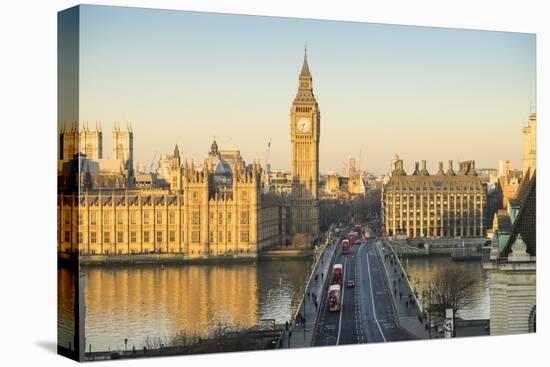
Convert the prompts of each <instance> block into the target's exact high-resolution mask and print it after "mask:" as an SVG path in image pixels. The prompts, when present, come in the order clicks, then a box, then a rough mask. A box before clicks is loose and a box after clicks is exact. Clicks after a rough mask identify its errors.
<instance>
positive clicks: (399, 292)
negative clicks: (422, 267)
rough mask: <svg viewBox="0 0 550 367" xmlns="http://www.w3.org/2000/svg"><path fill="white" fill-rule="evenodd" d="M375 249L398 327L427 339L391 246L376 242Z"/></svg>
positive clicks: (413, 297) (420, 317) (408, 287)
mask: <svg viewBox="0 0 550 367" xmlns="http://www.w3.org/2000/svg"><path fill="white" fill-rule="evenodd" d="M376 247H377V250H378V253H379V254H380V256H381V258H382V263H383V264H384V270H385V272H386V275H387V278H388V283H389V286H390V289H391V293H392V296H393V300H394V306H395V312H396V314H397V316H398V318H399V320H398V323H399V326H400V327H401V328H402V329H404V330H406V331H407V332H409V333H410V334H412V335H413V336H415V337H417V338H419V339H427V338H428V332H427V329H426V322H425V320H424V319H423V317H422V311H421V309H420V305H419V304H418V300H417V298H416V296H415V294H414V292H413V289H412V287H411V284H410V282H409V280H408V279H407V275H406V272H405V270H404V269H403V266H402V265H401V263H400V261H399V259H398V257H397V256H396V254H395V252H394V251H393V249H392V248H391V246H389V245H387V244H386V243H385V242H382V241H377V242H376Z"/></svg>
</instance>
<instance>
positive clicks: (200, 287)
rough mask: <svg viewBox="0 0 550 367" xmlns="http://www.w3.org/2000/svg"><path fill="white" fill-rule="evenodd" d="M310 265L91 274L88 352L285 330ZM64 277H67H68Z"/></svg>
mask: <svg viewBox="0 0 550 367" xmlns="http://www.w3.org/2000/svg"><path fill="white" fill-rule="evenodd" d="M311 262H312V260H311V259H301V260H285V261H280V260H278V261H266V262H258V263H257V266H254V265H253V264H250V263H239V264H209V265H184V266H165V267H164V268H161V267H158V266H132V267H124V268H122V267H120V268H101V267H95V268H84V269H82V270H81V271H82V272H83V273H85V274H86V288H85V294H84V295H85V303H86V348H87V349H88V345H89V344H91V345H92V350H94V351H98V350H108V349H110V350H113V349H124V339H125V338H127V339H128V348H132V346H135V347H136V348H141V347H142V346H143V345H144V342H145V338H146V337H149V338H152V339H158V338H161V339H162V340H164V341H167V340H168V339H169V338H170V337H171V336H173V335H174V334H175V333H177V332H180V331H182V330H183V331H185V333H187V334H189V335H199V336H206V335H208V334H209V333H210V332H211V331H212V330H213V329H214V328H215V327H216V326H217V325H219V324H223V325H229V326H231V327H233V328H246V327H250V326H253V325H256V324H257V321H258V320H260V319H275V320H276V321H277V322H278V323H284V322H285V321H287V320H289V319H291V318H292V316H293V315H294V313H295V312H296V309H297V307H298V305H299V302H300V298H301V295H302V293H303V289H304V284H305V281H306V278H307V276H308V274H307V271H308V269H309V267H310V266H311ZM62 271H64V270H62Z"/></svg>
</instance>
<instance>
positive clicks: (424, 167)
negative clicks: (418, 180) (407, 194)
mask: <svg viewBox="0 0 550 367" xmlns="http://www.w3.org/2000/svg"><path fill="white" fill-rule="evenodd" d="M420 175H421V176H429V175H430V173H429V172H428V170H427V169H426V160H424V159H423V160H422V169H421V170H420Z"/></svg>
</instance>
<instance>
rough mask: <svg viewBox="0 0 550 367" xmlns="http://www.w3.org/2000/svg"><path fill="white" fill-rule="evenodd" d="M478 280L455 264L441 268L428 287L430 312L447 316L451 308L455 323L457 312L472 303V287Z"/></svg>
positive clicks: (443, 316) (442, 316)
mask: <svg viewBox="0 0 550 367" xmlns="http://www.w3.org/2000/svg"><path fill="white" fill-rule="evenodd" d="M477 282H478V280H477V279H476V278H474V277H473V276H472V275H471V274H470V273H469V272H467V271H466V269H464V268H462V267H459V266H457V265H455V264H452V265H450V266H446V267H442V268H440V269H439V270H438V271H437V272H436V273H435V274H434V277H433V278H432V281H431V282H430V285H429V287H428V292H429V295H428V298H429V305H428V312H429V313H430V314H431V315H436V316H440V317H441V318H445V310H446V309H448V308H451V309H452V310H453V324H454V321H455V320H454V319H455V315H456V313H457V312H458V311H460V310H462V309H464V308H465V307H468V306H470V305H471V303H472V300H471V298H470V297H469V296H470V288H471V287H472V286H473V285H475V284H476V283H477ZM453 334H455V332H454V330H453ZM453 336H454V335H453Z"/></svg>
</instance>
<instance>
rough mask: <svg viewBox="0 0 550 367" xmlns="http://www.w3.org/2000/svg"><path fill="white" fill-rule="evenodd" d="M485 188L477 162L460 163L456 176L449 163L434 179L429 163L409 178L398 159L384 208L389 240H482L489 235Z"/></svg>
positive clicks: (393, 169) (385, 187) (441, 168)
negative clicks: (485, 214) (486, 222)
mask: <svg viewBox="0 0 550 367" xmlns="http://www.w3.org/2000/svg"><path fill="white" fill-rule="evenodd" d="M486 201H487V190H486V187H485V185H483V184H482V182H481V180H480V179H479V177H478V176H477V173H476V171H475V164H474V162H473V161H467V162H460V170H459V172H458V174H456V173H455V172H454V170H453V167H452V161H449V168H448V170H447V172H444V171H443V163H442V162H440V163H439V171H438V172H437V173H436V174H435V175H433V176H432V175H430V174H429V172H428V170H427V169H426V161H422V167H421V169H419V167H418V162H417V163H416V169H415V171H414V173H413V174H412V175H410V176H408V175H407V174H406V173H405V170H404V169H403V161H402V160H401V159H399V157H396V158H395V159H394V161H393V167H392V175H391V178H390V180H389V181H388V182H387V184H386V185H384V187H383V194H382V207H383V212H384V216H385V228H386V235H387V236H396V235H405V236H406V237H407V238H438V237H439V238H441V237H456V236H461V237H480V236H483V235H484V234H485V223H484V210H485V207H486Z"/></svg>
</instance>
